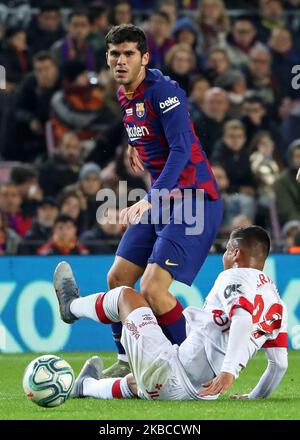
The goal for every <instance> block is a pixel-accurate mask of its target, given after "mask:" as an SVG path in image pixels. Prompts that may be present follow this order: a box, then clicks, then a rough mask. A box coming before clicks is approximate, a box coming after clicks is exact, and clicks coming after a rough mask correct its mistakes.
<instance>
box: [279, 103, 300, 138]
mask: <svg viewBox="0 0 300 440" xmlns="http://www.w3.org/2000/svg"><path fill="white" fill-rule="evenodd" d="M281 133H282V137H283V141H284V144H285V146H287V145H289V144H290V143H291V142H293V140H294V139H299V138H300V97H298V99H297V97H296V99H293V101H291V104H290V108H289V111H288V116H287V117H286V118H285V119H284V120H283V122H282V126H281Z"/></svg>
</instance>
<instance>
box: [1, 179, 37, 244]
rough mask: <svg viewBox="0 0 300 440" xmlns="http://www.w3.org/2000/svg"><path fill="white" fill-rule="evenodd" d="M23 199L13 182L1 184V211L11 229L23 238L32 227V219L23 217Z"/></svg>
mask: <svg viewBox="0 0 300 440" xmlns="http://www.w3.org/2000/svg"><path fill="white" fill-rule="evenodd" d="M21 206H22V197H21V195H20V194H19V191H18V188H17V185H15V184H14V183H12V182H4V183H0V211H2V214H3V216H4V218H5V219H6V221H7V223H8V225H9V227H10V228H11V229H13V230H14V231H15V232H16V233H17V234H18V235H20V236H21V237H23V236H24V235H25V234H26V232H27V231H29V229H30V228H31V226H32V219H31V218H30V217H26V216H24V215H23V213H22V210H21Z"/></svg>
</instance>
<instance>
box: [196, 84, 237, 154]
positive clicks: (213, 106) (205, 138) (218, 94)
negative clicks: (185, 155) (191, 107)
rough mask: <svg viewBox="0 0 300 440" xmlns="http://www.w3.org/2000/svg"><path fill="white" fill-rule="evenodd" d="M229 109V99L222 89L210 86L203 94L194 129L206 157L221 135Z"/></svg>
mask: <svg viewBox="0 0 300 440" xmlns="http://www.w3.org/2000/svg"><path fill="white" fill-rule="evenodd" d="M228 110H229V100H228V97H227V94H226V93H225V92H224V90H222V89H220V88H219V87H212V88H211V89H209V90H207V92H206V93H205V94H204V100H203V109H202V114H201V116H200V118H199V119H197V120H195V131H196V133H197V136H199V139H200V142H201V144H202V146H203V148H204V150H205V152H206V154H207V156H208V157H210V156H211V154H212V152H213V147H214V145H215V143H216V142H217V140H219V139H220V138H221V137H222V134H223V124H224V122H225V120H226V114H227V112H228Z"/></svg>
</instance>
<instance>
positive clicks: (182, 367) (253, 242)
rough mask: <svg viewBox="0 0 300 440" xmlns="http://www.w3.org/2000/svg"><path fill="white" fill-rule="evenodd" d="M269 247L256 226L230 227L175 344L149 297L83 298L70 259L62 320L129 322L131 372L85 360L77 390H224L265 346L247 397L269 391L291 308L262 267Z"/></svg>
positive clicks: (58, 276) (188, 396) (200, 395)
mask: <svg viewBox="0 0 300 440" xmlns="http://www.w3.org/2000/svg"><path fill="white" fill-rule="evenodd" d="M269 250H270V239H269V236H268V234H267V233H266V231H265V230H264V229H262V228H260V227H258V226H250V227H246V228H240V229H237V230H235V231H233V232H232V233H231V235H230V238H229V241H228V243H227V248H226V252H225V254H224V256H223V264H224V271H223V272H222V273H221V274H220V275H219V276H218V278H217V280H216V282H215V284H214V286H213V288H212V290H211V291H210V293H209V295H208V296H207V299H206V302H205V305H204V307H203V308H202V309H199V308H196V307H188V308H186V309H185V311H184V315H185V317H186V320H187V338H186V340H185V341H184V342H183V343H182V344H181V345H180V346H177V345H172V344H171V342H170V341H169V340H168V339H167V338H166V336H165V335H164V334H163V332H162V330H161V328H160V327H159V326H158V324H157V320H156V318H155V316H154V314H153V312H152V310H151V309H150V307H149V305H148V304H147V302H146V300H145V299H144V298H143V297H142V296H141V295H140V294H139V293H138V292H136V291H134V290H133V289H132V288H129V287H124V286H123V287H117V288H115V289H113V290H110V291H109V292H107V293H98V294H95V295H90V296H87V297H82V298H80V297H79V293H78V288H77V286H76V282H75V279H74V277H73V274H72V270H71V268H70V266H69V265H68V264H67V263H65V262H62V263H60V264H59V265H58V267H57V268H56V271H55V275H54V286H55V290H56V293H57V297H58V300H59V304H60V312H61V316H62V319H63V320H65V321H67V322H70V321H72V320H73V321H74V320H75V319H78V318H82V317H87V318H91V319H94V320H96V321H100V322H102V323H105V324H108V323H111V322H117V321H119V320H121V321H122V322H123V324H124V331H123V334H122V344H123V346H124V347H125V350H126V353H127V355H128V358H129V363H130V367H131V371H132V373H133V374H130V375H128V376H126V377H124V378H111V379H109V378H108V379H101V369H102V362H101V360H100V358H98V357H94V358H92V359H90V360H88V361H87V362H86V364H85V366H84V367H83V369H82V371H81V373H80V375H79V376H78V378H77V379H76V382H75V386H74V389H73V397H87V396H88V397H96V398H105V399H107V398H114V397H115V398H122V397H123V398H130V397H133V396H135V395H138V396H139V397H140V398H142V399H158V400H198V399H216V398H217V397H218V396H219V394H220V393H223V392H225V391H226V390H227V389H228V388H229V387H230V386H231V385H232V383H233V382H234V380H235V379H237V377H238V376H239V373H240V371H241V370H242V369H243V368H245V367H246V366H247V363H248V361H249V360H250V359H251V358H252V357H253V356H254V355H255V354H256V353H257V351H258V350H259V349H260V348H264V349H265V352H266V356H267V359H268V365H267V368H266V370H265V372H264V373H263V375H262V377H261V378H260V380H259V382H258V384H257V385H256V387H255V388H254V389H253V390H252V391H251V393H250V394H249V395H247V396H244V397H246V398H250V399H251V398H259V397H260V398H265V397H268V396H269V395H270V394H271V393H272V392H273V391H274V389H275V388H276V387H277V386H278V384H279V383H280V381H281V379H282V377H283V376H284V374H285V372H286V369H287V364H288V362H287V328H286V326H287V311H286V307H285V305H284V303H283V302H282V300H281V299H280V296H279V293H278V291H277V288H276V286H275V285H274V283H273V282H272V281H271V280H270V279H269V278H268V277H267V275H266V274H264V273H263V272H262V270H263V267H264V263H265V260H266V258H267V256H268V254H269Z"/></svg>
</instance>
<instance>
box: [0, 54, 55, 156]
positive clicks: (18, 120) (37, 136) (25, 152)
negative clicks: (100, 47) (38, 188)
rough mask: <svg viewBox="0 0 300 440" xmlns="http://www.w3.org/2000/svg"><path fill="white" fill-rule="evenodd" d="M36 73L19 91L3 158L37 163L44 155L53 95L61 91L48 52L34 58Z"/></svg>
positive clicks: (6, 137)
mask: <svg viewBox="0 0 300 440" xmlns="http://www.w3.org/2000/svg"><path fill="white" fill-rule="evenodd" d="M33 65H34V72H32V73H29V74H28V75H27V76H26V77H25V78H24V81H23V82H22V83H21V84H20V86H19V88H18V89H17V93H16V99H15V103H14V104H13V105H12V106H11V109H10V111H9V112H8V114H7V117H6V119H7V121H6V124H5V125H6V128H5V133H4V134H3V137H4V138H5V141H4V142H5V146H4V153H3V155H4V157H5V158H6V159H9V160H21V161H28V162H30V161H34V160H35V159H37V158H38V157H41V156H45V154H46V145H45V123H46V122H47V120H48V119H49V107H50V101H51V98H52V95H53V94H54V92H55V91H56V90H58V88H59V83H60V81H59V75H58V69H57V66H56V64H55V62H54V60H53V58H52V57H51V55H50V53H49V52H40V53H38V54H37V55H36V56H35V58H34V62H33Z"/></svg>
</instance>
